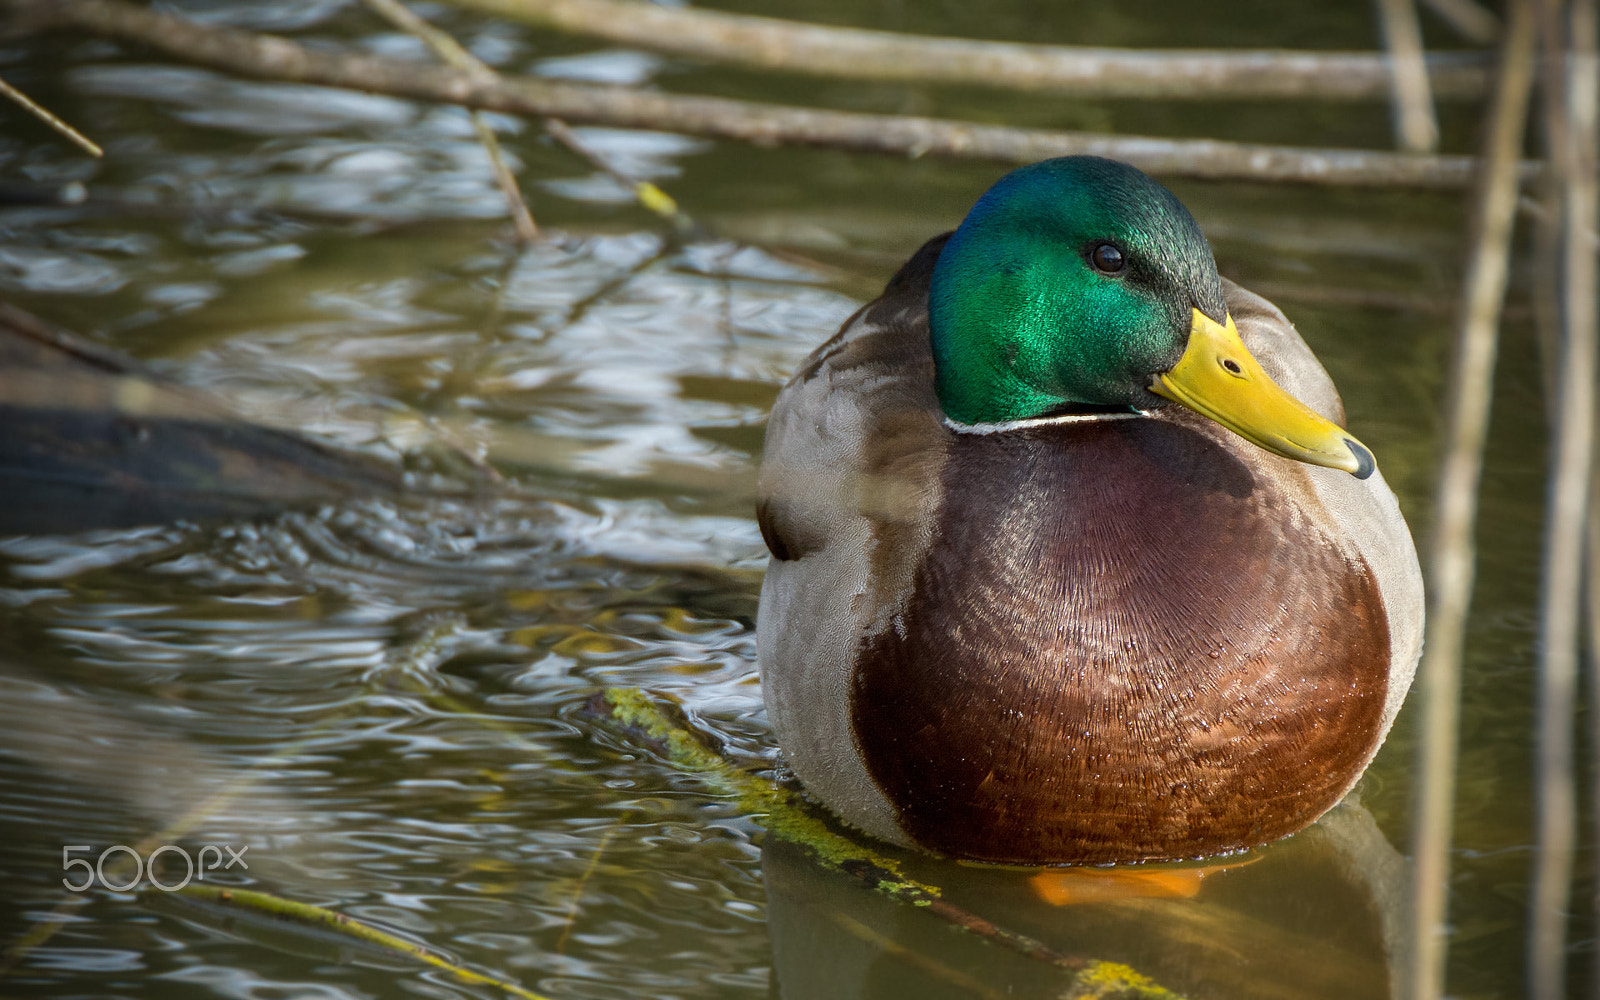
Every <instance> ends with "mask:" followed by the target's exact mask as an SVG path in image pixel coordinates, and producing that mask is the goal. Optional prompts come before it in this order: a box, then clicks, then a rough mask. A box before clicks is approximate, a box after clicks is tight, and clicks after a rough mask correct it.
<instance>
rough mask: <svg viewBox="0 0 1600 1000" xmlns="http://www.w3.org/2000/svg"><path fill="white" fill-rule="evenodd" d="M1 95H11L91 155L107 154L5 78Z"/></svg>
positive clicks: (27, 109) (31, 112) (10, 96)
mask: <svg viewBox="0 0 1600 1000" xmlns="http://www.w3.org/2000/svg"><path fill="white" fill-rule="evenodd" d="M0 95H3V96H5V97H9V98H11V99H12V100H13V101H15V102H17V103H18V104H20V105H22V108H23V110H25V111H27V112H28V113H29V114H31V115H33V116H34V117H35V118H37V119H39V120H40V121H42V122H44V123H45V124H46V125H48V126H50V127H51V128H53V129H55V130H56V131H57V132H59V133H61V134H62V135H63V136H66V138H67V139H68V140H69V141H71V142H72V143H73V144H74V145H76V146H77V147H78V148H80V149H82V150H83V151H84V152H86V153H88V154H89V155H90V156H93V157H96V158H99V157H102V156H105V155H106V151H105V150H103V149H101V148H100V147H99V145H97V144H96V143H94V142H93V141H91V140H90V139H89V137H88V136H86V135H84V134H83V133H82V132H79V131H78V130H77V129H75V128H73V127H72V126H71V125H68V124H67V123H66V122H64V121H62V120H61V119H60V118H57V117H56V116H55V115H54V114H51V113H50V111H49V110H48V109H46V108H42V107H40V106H39V105H38V104H36V103H34V102H33V101H32V100H31V99H30V98H29V97H28V95H27V94H24V93H23V92H22V91H20V90H18V89H17V88H15V87H13V86H12V85H11V84H9V83H7V82H6V81H5V80H3V79H0Z"/></svg>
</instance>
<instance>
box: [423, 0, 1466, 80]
mask: <svg viewBox="0 0 1600 1000" xmlns="http://www.w3.org/2000/svg"><path fill="white" fill-rule="evenodd" d="M449 2H451V3H453V4H455V5H456V6H458V7H462V8H466V9H470V10H475V11H479V12H480V13H484V14H492V15H494V16H496V17H504V18H507V19H510V20H515V21H521V22H522V23H524V24H529V25H533V26H535V27H540V28H549V29H553V30H556V31H564V32H570V33H573V34H580V35H588V36H591V37H595V38H603V39H606V40H607V41H611V42H615V43H617V44H619V45H627V46H629V47H632V48H639V49H646V50H648V51H651V52H662V53H666V54H668V55H675V56H684V57H687V58H690V59H701V60H706V61H708V62H717V63H724V64H730V65H737V66H748V67H752V68H755V69H763V70H778V71H782V72H792V73H805V74H809V75H812V76H824V77H843V78H845V79H855V80H882V81H898V82H903V83H950V84H967V85H974V86H983V87H998V88H1004V89H1010V90H1028V91H1043V92H1049V93H1056V94H1071V95H1073V96H1075V97H1117V98H1165V99H1176V100H1195V99H1212V100H1232V99H1241V98H1242V99H1259V98H1273V99H1285V98H1287V99H1299V98H1323V99H1327V100H1380V99H1382V98H1385V97H1387V96H1388V94H1389V67H1388V62H1387V60H1386V59H1385V57H1384V56H1383V54H1382V53H1377V52H1315V53H1313V52H1293V51H1283V50H1253V51H1252V50H1241V51H1226V50H1203V49H1194V50H1188V51H1176V52H1172V51H1151V50H1137V49H1110V48H1079V47H1069V46H1054V45H1027V44H1022V43H1017V42H982V41H973V40H970V39H964V38H933V37H928V36H918V35H903V34H896V33H894V32H888V31H868V30H863V29H860V28H835V27H826V26H823V25H816V24H804V23H800V22H796V21H782V20H778V19H776V18H768V17H752V16H750V15H745V14H727V13H723V12H720V11H710V10H701V9H696V8H690V7H668V6H663V5H657V4H652V3H642V2H639V0H449ZM1428 67H1429V71H1430V74H1431V75H1432V77H1433V88H1434V91H1435V92H1436V93H1437V94H1438V95H1439V96H1440V97H1447V98H1451V99H1461V98H1478V97H1482V96H1483V95H1484V94H1485V93H1486V92H1487V91H1488V89H1489V88H1488V69H1489V62H1488V60H1487V59H1486V58H1484V57H1483V56H1481V55H1479V54H1477V53H1460V54H1450V55H1439V56H1434V57H1433V58H1431V59H1430V60H1429V63H1428Z"/></svg>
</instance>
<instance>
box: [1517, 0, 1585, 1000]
mask: <svg viewBox="0 0 1600 1000" xmlns="http://www.w3.org/2000/svg"><path fill="white" fill-rule="evenodd" d="M1568 17H1569V20H1568V23H1567V45H1566V46H1565V48H1566V58H1565V67H1566V73H1565V74H1564V75H1565V81H1564V82H1565V86H1564V87H1563V88H1562V90H1561V91H1559V92H1556V93H1552V94H1550V95H1548V96H1549V97H1550V99H1552V100H1557V101H1560V102H1561V105H1562V107H1563V109H1564V117H1565V119H1566V128H1567V134H1566V136H1565V139H1566V143H1565V147H1566V148H1565V149H1563V150H1557V151H1556V156H1557V158H1558V162H1560V166H1559V167H1558V172H1557V175H1558V176H1559V177H1560V178H1561V180H1562V189H1563V197H1562V243H1563V245H1562V248H1561V251H1562V261H1561V274H1562V309H1561V326H1562V338H1561V352H1560V360H1559V362H1558V364H1557V371H1558V372H1559V378H1560V381H1559V385H1558V389H1557V397H1556V400H1557V404H1556V405H1557V408H1558V410H1557V415H1556V419H1555V421H1554V424H1553V427H1552V442H1551V473H1550V480H1549V484H1548V492H1547V495H1546V508H1545V535H1544V576H1543V579H1542V583H1541V587H1540V599H1539V647H1538V648H1539V711H1538V729H1537V732H1538V766H1539V771H1538V790H1539V797H1538V801H1539V822H1538V838H1539V839H1538V854H1537V858H1536V861H1535V866H1534V879H1533V889H1532V893H1531V896H1532V898H1531V902H1530V906H1529V909H1530V911H1531V912H1530V915H1529V925H1528V995H1529V996H1530V997H1531V998H1533V1000H1556V998H1558V997H1563V996H1565V995H1566V978H1567V977H1566V950H1567V920H1566V911H1567V907H1568V905H1569V902H1570V900H1571V895H1572V869H1573V852H1574V848H1575V841H1576V836H1577V806H1576V801H1575V799H1576V796H1575V792H1574V788H1573V781H1574V766H1573V704H1574V700H1575V698H1576V696H1577V688H1578V626H1579V617H1580V612H1579V588H1580V586H1581V583H1582V574H1583V551H1584V529H1585V526H1586V521H1587V519H1588V518H1587V511H1586V509H1585V505H1586V503H1587V499H1588V490H1589V478H1590V466H1591V464H1592V462H1593V458H1594V454H1593V453H1594V420H1595V357H1596V303H1595V295H1596V291H1597V284H1596V273H1595V271H1596V268H1595V263H1596V262H1595V254H1594V251H1593V249H1592V248H1591V247H1590V244H1589V239H1588V233H1589V230H1591V229H1592V228H1594V226H1595V224H1596V209H1597V205H1596V201H1597V199H1596V193H1595V176H1594V172H1595V166H1596V163H1597V161H1600V150H1597V147H1596V142H1597V136H1600V128H1597V117H1600V94H1597V91H1600V61H1597V55H1596V11H1595V0H1573V2H1572V3H1571V5H1570V10H1569V15H1568Z"/></svg>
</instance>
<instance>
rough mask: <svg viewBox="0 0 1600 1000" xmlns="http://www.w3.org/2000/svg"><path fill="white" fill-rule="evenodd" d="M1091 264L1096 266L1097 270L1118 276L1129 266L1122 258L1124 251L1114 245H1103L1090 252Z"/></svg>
mask: <svg viewBox="0 0 1600 1000" xmlns="http://www.w3.org/2000/svg"><path fill="white" fill-rule="evenodd" d="M1089 262H1090V263H1091V264H1093V265H1094V266H1095V270H1097V271H1101V272H1103V273H1105V274H1116V273H1117V272H1118V271H1120V270H1122V269H1123V267H1124V266H1126V264H1127V261H1125V260H1124V259H1123V257H1122V251H1121V250H1118V249H1117V247H1116V245H1115V244H1112V243H1101V244H1098V245H1097V246H1096V247H1095V248H1094V249H1093V250H1090V251H1089Z"/></svg>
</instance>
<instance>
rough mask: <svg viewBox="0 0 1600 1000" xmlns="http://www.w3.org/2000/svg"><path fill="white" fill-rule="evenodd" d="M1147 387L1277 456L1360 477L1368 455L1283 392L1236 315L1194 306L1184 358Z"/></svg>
mask: <svg viewBox="0 0 1600 1000" xmlns="http://www.w3.org/2000/svg"><path fill="white" fill-rule="evenodd" d="M1150 391H1151V392H1153V393H1155V394H1156V395H1158V396H1165V397H1166V398H1167V399H1170V400H1172V401H1173V402H1174V403H1181V404H1183V405H1184V406H1187V407H1188V408H1189V409H1191V410H1194V411H1195V412H1196V413H1199V414H1202V415H1204V416H1207V417H1210V418H1211V419H1212V420H1215V421H1216V422H1217V423H1219V424H1221V425H1222V426H1224V427H1226V428H1228V430H1230V431H1233V432H1234V433H1235V434H1238V435H1239V436H1240V437H1242V438H1244V439H1245V440H1247V441H1252V442H1254V443H1255V444H1258V445H1260V446H1261V447H1263V448H1265V449H1267V450H1268V451H1270V452H1272V453H1273V454H1275V455H1282V456H1284V457H1285V458H1293V459H1298V460H1299V461H1301V462H1309V463H1310V464H1312V465H1323V466H1327V467H1328V468H1330V469H1343V470H1344V471H1346V472H1348V473H1350V474H1351V475H1353V476H1355V477H1356V478H1357V479H1365V478H1367V477H1368V476H1370V475H1372V470H1373V469H1375V468H1377V465H1376V463H1374V462H1373V460H1372V452H1370V451H1368V450H1367V448H1366V446H1365V445H1363V444H1362V443H1361V442H1360V441H1357V440H1356V439H1355V438H1354V437H1352V436H1351V435H1350V433H1349V432H1348V431H1346V430H1345V429H1344V428H1343V427H1340V426H1339V425H1338V424H1336V423H1334V422H1333V421H1331V420H1328V419H1326V418H1324V417H1322V416H1321V415H1320V414H1318V413H1316V412H1315V411H1314V410H1312V409H1311V407H1309V406H1307V405H1306V404H1304V403H1302V402H1300V401H1299V400H1298V399H1295V398H1294V397H1293V396H1291V395H1289V394H1288V393H1287V392H1284V391H1283V389H1282V388H1280V387H1279V386H1278V383H1276V382H1274V381H1272V379H1271V378H1269V377H1268V376H1267V373H1266V372H1265V371H1263V370H1262V369H1261V365H1260V363H1259V362H1257V361H1256V359H1255V358H1254V357H1252V356H1251V354H1250V352H1249V351H1247V350H1245V347H1244V341H1242V340H1240V339H1239V329H1238V327H1236V326H1234V325H1233V317H1232V316H1228V317H1227V322H1226V323H1218V322H1217V321H1216V320H1214V319H1212V318H1211V317H1209V316H1207V315H1206V314H1205V313H1203V312H1201V311H1200V310H1198V309H1196V310H1195V311H1194V322H1193V324H1192V325H1191V326H1190V328H1189V346H1188V347H1187V348H1185V349H1184V352H1183V357H1181V358H1179V359H1178V363H1177V364H1176V365H1173V366H1172V370H1171V371H1167V372H1163V373H1162V374H1160V375H1157V376H1156V377H1155V381H1153V382H1151V383H1150Z"/></svg>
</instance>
